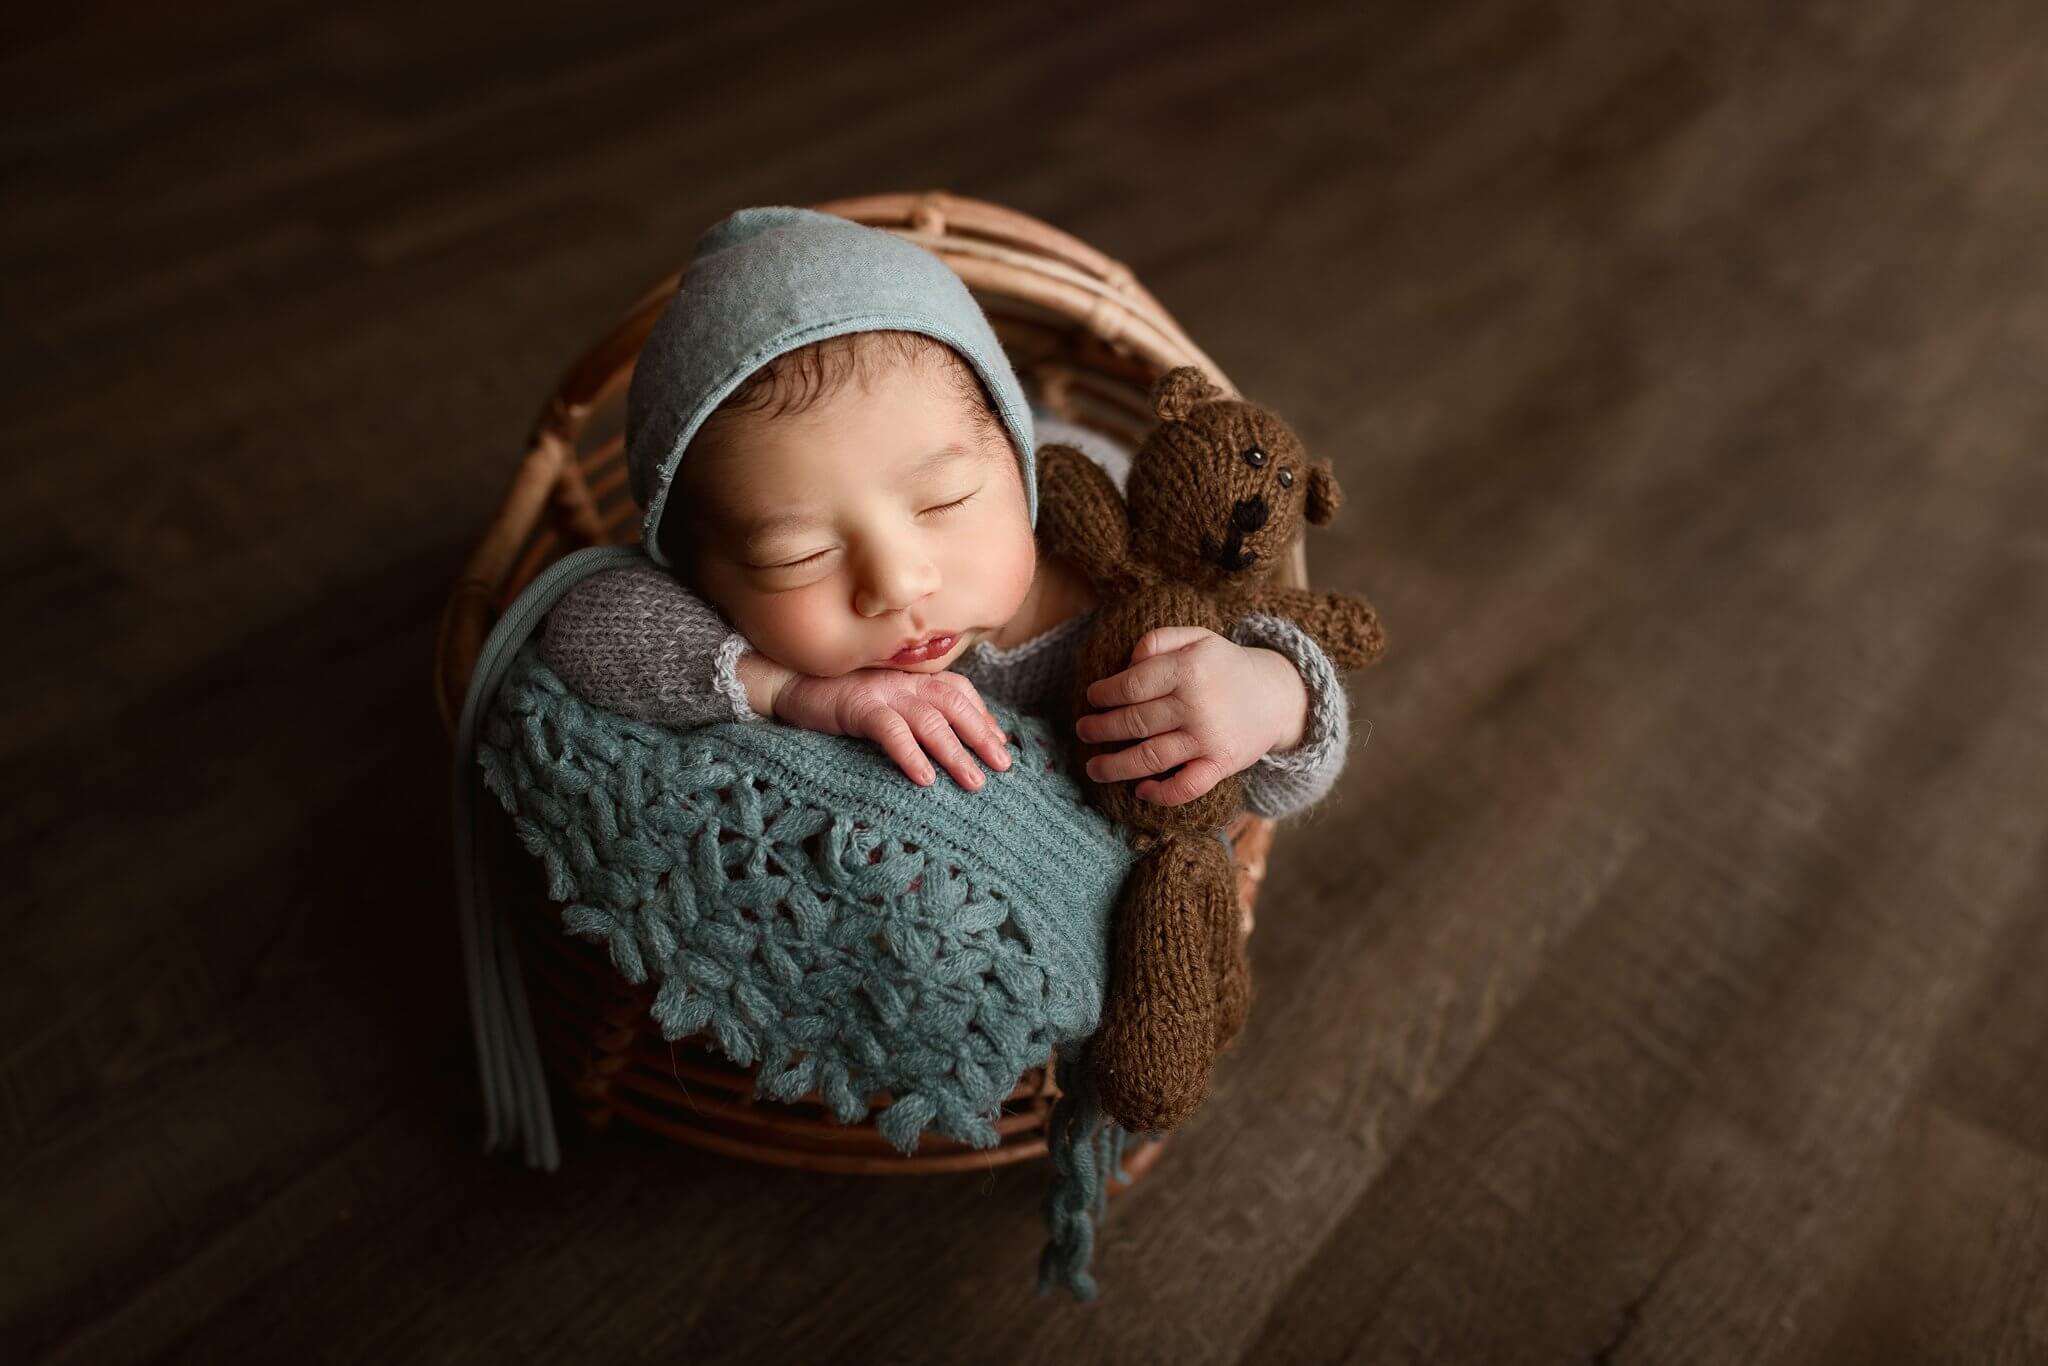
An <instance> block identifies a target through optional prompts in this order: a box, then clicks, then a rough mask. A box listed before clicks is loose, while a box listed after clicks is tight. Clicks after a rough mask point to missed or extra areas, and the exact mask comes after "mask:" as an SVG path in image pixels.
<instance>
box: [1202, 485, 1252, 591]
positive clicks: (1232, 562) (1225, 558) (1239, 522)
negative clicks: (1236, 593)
mask: <svg viewBox="0 0 2048 1366" xmlns="http://www.w3.org/2000/svg"><path fill="white" fill-rule="evenodd" d="M1267 516H1268V510H1267V508H1266V500H1265V498H1263V497H1262V496H1260V495H1259V494H1256V493H1255V494H1253V495H1252V496H1251V497H1249V498H1240V499H1238V500H1237V502H1236V503H1234V504H1232V506H1231V509H1230V534H1229V535H1228V536H1226V537H1224V538H1223V540H1222V541H1221V542H1220V543H1219V542H1218V541H1217V539H1216V538H1215V537H1214V536H1209V535H1204V536H1203V537H1202V558H1203V559H1205V560H1208V561H1210V562H1212V563H1214V564H1216V565H1218V566H1220V567H1221V568H1222V569H1223V570H1224V571H1225V572H1226V573H1231V574H1235V573H1236V572H1237V571H1238V570H1240V569H1244V568H1247V567H1248V566H1250V565H1251V563H1252V562H1253V561H1254V560H1256V559H1258V558H1259V553H1258V552H1257V551H1256V550H1246V549H1245V548H1244V538H1245V537H1247V536H1249V535H1251V534H1252V533H1253V532H1254V531H1257V530H1258V529H1259V528H1260V527H1262V526H1264V525H1265V524H1266V517H1267Z"/></svg>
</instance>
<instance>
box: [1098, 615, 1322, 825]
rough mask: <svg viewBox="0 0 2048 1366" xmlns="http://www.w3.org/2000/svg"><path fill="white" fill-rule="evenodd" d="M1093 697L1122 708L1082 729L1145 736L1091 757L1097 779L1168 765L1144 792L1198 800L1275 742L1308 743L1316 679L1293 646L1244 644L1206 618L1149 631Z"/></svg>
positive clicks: (1152, 798) (1143, 795)
mask: <svg viewBox="0 0 2048 1366" xmlns="http://www.w3.org/2000/svg"><path fill="white" fill-rule="evenodd" d="M1088 701H1089V702H1090V703H1092V704H1093V705H1095V706H1097V707H1107V708H1113V709H1114V710H1109V711H1098V712H1093V713H1090V714H1089V715H1087V716H1083V717H1081V718H1079V719H1078V720H1076V721H1075V722H1074V733H1075V734H1076V735H1078V736H1080V737H1081V738H1082V739H1083V740H1086V741H1088V742H1089V743H1090V744H1107V743H1114V742H1116V741H1118V740H1137V741H1139V742H1140V743H1138V744H1135V745H1131V746H1128V747H1127V748H1124V749H1120V750H1118V751H1116V752H1115V753H1114V754H1098V755H1096V756H1095V757H1094V758H1092V759H1090V760H1089V761H1088V776H1089V777H1090V778H1093V779H1094V780H1095V781H1096V782H1098V783H1112V782H1122V781H1125V780H1127V779H1130V778H1145V777H1147V775H1150V774H1156V773H1163V772H1165V771H1166V770H1167V769H1170V768H1173V767H1175V766H1176V765H1179V766H1180V771H1179V772H1178V773H1175V774H1174V775H1173V776H1172V777H1170V778H1167V779H1165V780H1164V781H1159V780H1148V781H1146V782H1141V783H1139V784H1138V786H1137V789H1136V793H1137V796H1138V798H1139V799H1140V800H1141V801H1148V802H1152V803H1153V804H1155V805H1158V806H1179V805H1180V804H1181V803H1183V802H1191V801H1193V800H1194V799H1195V798H1197V797H1199V796H1201V795H1202V794H1203V793H1205V792H1207V791H1208V790H1209V789H1210V788H1212V787H1214V786H1216V784H1218V783H1220V782H1222V781H1223V780H1224V779H1225V778H1228V777H1229V776H1230V775H1231V774H1233V773H1238V772H1241V771H1242V770H1244V769H1247V768H1250V767H1251V766H1252V765H1253V764H1255V763H1257V762H1258V761H1259V759H1261V758H1262V757H1264V755H1265V754H1266V753H1267V752H1268V751H1269V750H1274V749H1291V748H1293V747H1294V746H1296V745H1298V744H1300V743H1301V738H1302V734H1303V729H1304V727H1305V726H1306V725H1307V721H1308V688H1307V687H1306V686H1305V685H1304V684H1303V683H1302V681H1301V675H1300V674H1298V673H1296V672H1295V669H1294V665H1293V663H1292V662H1291V661H1290V660H1288V658H1287V656H1285V655H1283V654H1280V653H1278V652H1277V651H1273V650H1266V649H1260V648H1257V647H1254V646H1244V645H1239V644H1236V643H1235V642H1233V641H1229V640H1226V639H1224V638H1223V637H1222V636H1219V635H1217V634H1216V633H1215V632H1214V631H1209V630H1204V629H1202V628H1201V627H1199V626H1164V627H1161V628H1160V629H1158V630H1156V631H1148V632H1146V633H1145V635H1144V636H1143V637H1142V638H1141V639H1140V640H1139V641H1138V643H1137V646H1136V647H1135V648H1134V649H1132V651H1131V667H1129V668H1128V669H1125V670H1124V671H1123V672H1122V673H1117V674H1111V675H1110V676H1109V677H1108V678H1104V679H1100V680H1098V681H1097V682H1095V683H1092V684H1090V685H1089V687H1088Z"/></svg>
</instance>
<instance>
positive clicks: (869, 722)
mask: <svg viewBox="0 0 2048 1366" xmlns="http://www.w3.org/2000/svg"><path fill="white" fill-rule="evenodd" d="M862 722H863V724H862V725H861V730H862V731H863V732H864V733H865V734H866V735H867V737H868V738H869V739H870V740H873V741H874V742H875V743H876V744H878V745H880V746H881V747H882V752H883V753H884V754H887V755H888V756H889V757H890V758H891V759H893V760H895V761H896V767H898V768H900V769H902V770H903V772H904V774H905V775H906V776H907V777H908V778H909V779H910V781H912V782H913V783H917V784H919V785H920V786H923V787H930V786H931V785H932V784H933V783H935V782H937V781H938V776H939V775H938V774H936V773H934V772H932V766H931V765H930V764H929V763H927V762H926V761H925V757H924V751H923V750H921V749H919V748H918V746H917V737H916V736H915V735H913V734H911V731H910V723H909V722H908V721H905V720H904V719H903V718H902V717H900V716H898V715H897V714H896V713H895V712H893V711H889V710H887V709H885V708H880V707H878V708H876V709H875V710H874V711H873V712H872V713H870V714H869V715H868V716H866V717H864V718H862Z"/></svg>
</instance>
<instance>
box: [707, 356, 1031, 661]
mask: <svg viewBox="0 0 2048 1366" xmlns="http://www.w3.org/2000/svg"><path fill="white" fill-rule="evenodd" d="M702 446H704V442H703V441H701V440H700V441H699V442H695V443H692V446H691V450H690V453H689V455H688V456H687V457H686V458H685V460H684V462H683V463H684V465H685V466H686V467H690V466H692V464H693V462H698V461H699V460H700V457H701V460H702V463H701V464H698V465H696V466H695V468H693V469H692V470H691V478H690V481H689V488H690V490H691V500H692V508H691V510H692V511H693V512H694V513H695V514H696V517H695V524H694V525H695V530H696V534H695V537H694V545H695V547H696V550H695V568H696V577H697V585H698V587H699V589H700V590H701V591H702V592H703V594H704V596H705V597H706V598H707V599H709V600H710V601H711V602H713V603H714V604H716V605H717V606H718V607H719V608H720V609H721V610H723V611H724V612H725V614H726V615H727V616H728V617H729V618H731V620H732V623H733V625H734V626H735V627H736V628H737V629H738V630H739V631H740V633H741V634H743V635H745V636H746V637H747V639H748V640H749V641H751V642H752V643H753V645H754V648H755V649H757V650H759V651H760V652H761V653H763V654H765V655H767V656H768V657H769V658H770V659H773V660H776V661H778V662H779V663H782V664H785V665H787V666H788V667H790V668H792V669H795V670H797V671H798V672H799V673H804V674H809V675H812V676H814V677H819V678H829V677H836V676H837V675H839V674H844V673H849V672H851V671H852V670H855V669H861V668H871V667H889V668H899V669H911V670H915V671H918V672H936V671H938V670H940V669H944V668H946V667H947V666H948V665H950V664H951V663H952V662H953V661H954V660H955V659H957V658H958V657H959V656H960V654H961V653H962V652H963V651H964V650H966V649H967V648H968V647H969V646H971V645H973V644H974V642H975V641H977V640H981V639H984V638H987V637H989V636H992V635H994V634H995V633H996V632H997V631H999V630H1001V629H1002V627H1003V626H1004V624H1005V623H1007V622H1008V621H1009V620H1010V618H1011V617H1012V616H1014V615H1015V614H1016V612H1017V610H1018V608H1019V606H1020V605H1021V604H1022V603H1023V601H1024V597H1025V593H1026V591H1027V590H1028V589H1029V588H1030V586H1031V578H1032V575H1033V573H1034V572H1035V570H1036V567H1037V564H1036V551H1035V548H1034V545H1033V541H1032V535H1031V521H1030V513H1029V510H1028V508H1027V506H1026V503H1025V498H1024V481H1023V474H1022V471H1021V470H1020V469H1019V468H1018V465H1017V460H1016V457H1015V456H1014V455H1013V454H1012V453H1011V451H1010V449H1009V445H1008V443H1007V442H1005V441H1003V440H1001V439H1000V438H998V437H994V436H992V435H991V433H990V432H989V430H988V427H987V424H986V423H985V421H982V420H978V418H977V415H976V414H975V413H974V412H973V411H971V410H969V409H968V408H967V407H966V406H965V405H964V404H963V403H962V401H961V398H960V396H959V394H958V391H957V390H956V389H955V388H954V387H953V386H952V385H950V384H948V383H947V382H946V380H945V378H944V377H942V376H940V375H938V374H935V373H933V371H932V368H931V367H929V366H925V365H914V364H913V365H894V366H890V367H888V368H887V369H886V370H884V371H883V372H882V373H881V374H880V375H879V376H877V377H876V378H875V379H874V381H873V382H872V383H870V384H868V385H865V386H863V385H862V384H861V383H860V382H858V381H857V380H855V381H850V382H848V383H846V384H845V385H843V386H842V387H841V388H840V389H839V390H838V391H837V392H836V393H834V394H832V395H830V396H828V397H827V398H825V399H823V400H822V401H820V402H818V403H816V404H815V405H813V406H812V407H811V408H809V409H808V410H806V411H804V412H801V413H797V414H792V415H787V416H780V417H772V418H771V417H764V416H761V415H759V414H741V415H737V416H735V417H733V418H732V419H730V420H729V421H728V422H727V423H726V424H724V425H723V426H722V428H721V429H720V431H719V433H718V438H717V442H716V443H715V444H714V445H713V446H711V447H710V448H708V449H700V447H702ZM679 491H680V490H679ZM678 511H681V509H678Z"/></svg>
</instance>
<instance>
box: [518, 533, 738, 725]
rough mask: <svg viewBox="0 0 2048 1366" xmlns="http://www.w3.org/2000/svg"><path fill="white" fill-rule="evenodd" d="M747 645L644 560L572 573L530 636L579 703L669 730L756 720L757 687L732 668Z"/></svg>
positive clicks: (710, 608)
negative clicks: (574, 580) (579, 576)
mask: <svg viewBox="0 0 2048 1366" xmlns="http://www.w3.org/2000/svg"><path fill="white" fill-rule="evenodd" d="M749 653H750V647H749V646H748V644H747V638H746V637H745V636H743V635H741V634H740V633H739V632H737V631H735V630H733V629H732V627H730V626H728V625H727V624H726V622H725V619H724V618H723V617H721V616H719V615H718V610H717V609H716V608H714V607H713V606H712V605H711V604H710V603H708V602H706V601H704V599H702V598H700V597H698V596H697V595H696V594H695V593H692V592H690V591H689V590H688V589H687V588H684V587H683V586H682V585H681V584H680V583H677V582H676V580H675V578H674V577H673V576H672V575H670V574H669V573H668V572H667V571H665V570H663V569H662V568H660V567H659V566H657V565H655V564H652V563H649V564H645V565H639V564H635V565H632V566H630V567H628V568H625V569H606V570H603V571H600V572H599V573H596V574H592V575H591V576H590V577H589V578H587V579H584V580H582V581H581V582H579V583H578V584H576V586H575V587H573V588H571V589H570V590H569V591H568V592H567V593H566V594H564V595H563V597H562V600H561V601H560V602H558V603H556V604H555V606H554V608H553V610H551V611H550V612H549V613H548V616H547V621H546V623H545V625H544V626H543V627H542V630H541V637H540V656H541V658H542V659H543V660H544V661H546V663H547V666H548V667H549V668H551V669H553V670H554V671H555V672H556V673H557V674H559V675H561V678H562V681H563V682H565V683H567V684H568V685H569V686H570V687H572V688H574V689H575V690H576V691H577V692H578V693H579V694H581V695H582V697H583V698H584V700H585V701H588V702H590V703H591V704H592V705H594V706H599V707H602V708H604V709H605V710H606V711H610V712H617V713H618V714H619V715H621V716H630V717H632V718H634V719H635V720H639V721H653V722H656V723H658V724H661V725H667V726H675V727H677V728H687V727H690V726H703V725H710V724H712V723H714V722H718V721H760V720H764V719H766V717H767V716H768V715H769V713H767V712H765V711H762V710H761V709H759V708H757V707H756V706H755V705H754V697H756V696H762V697H765V694H763V693H753V694H751V695H750V689H749V687H748V685H747V680H746V679H745V677H744V676H743V674H742V671H741V667H740V666H741V659H742V658H743V657H744V656H746V655H747V654H749ZM756 658H757V659H758V658H759V656H756ZM750 671H751V670H750Z"/></svg>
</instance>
